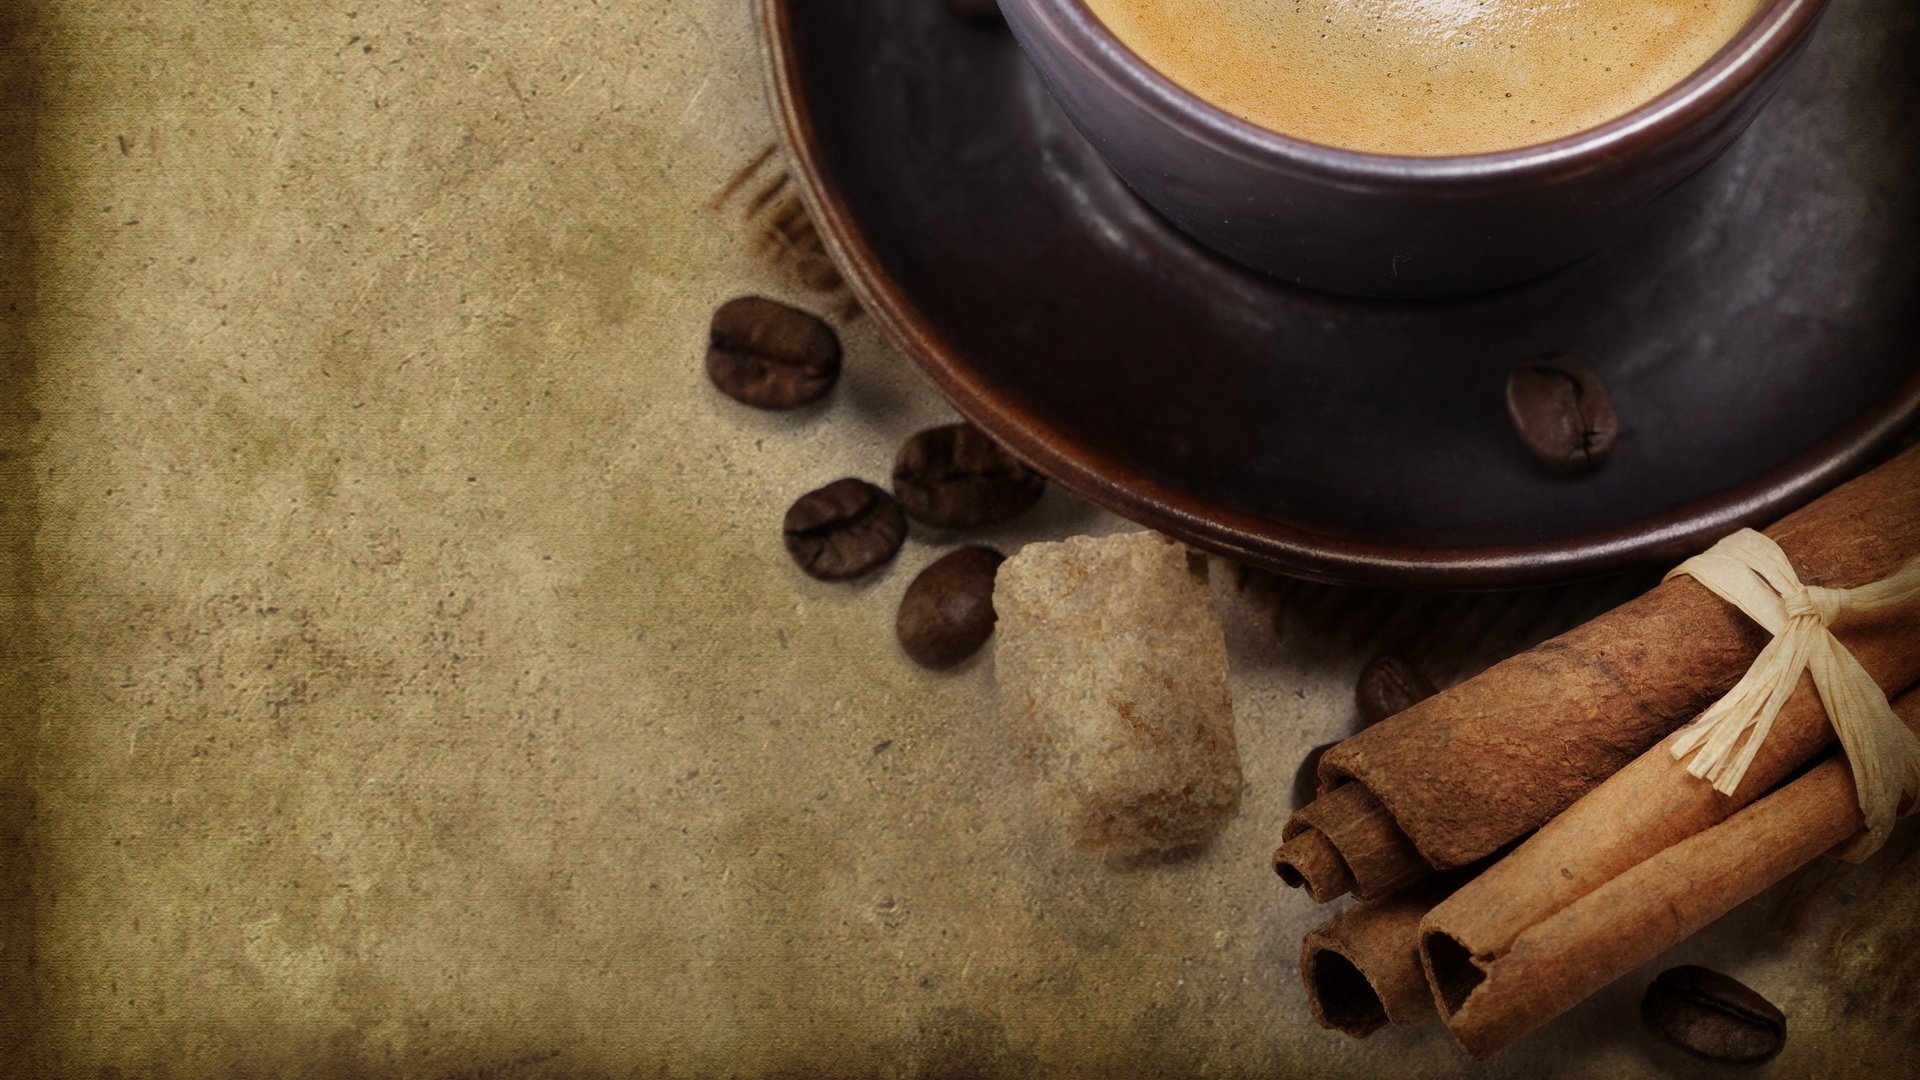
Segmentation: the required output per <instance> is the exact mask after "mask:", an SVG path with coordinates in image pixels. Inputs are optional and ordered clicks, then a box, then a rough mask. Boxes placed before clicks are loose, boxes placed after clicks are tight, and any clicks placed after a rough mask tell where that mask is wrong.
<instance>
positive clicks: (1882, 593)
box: [1667, 529, 1920, 861]
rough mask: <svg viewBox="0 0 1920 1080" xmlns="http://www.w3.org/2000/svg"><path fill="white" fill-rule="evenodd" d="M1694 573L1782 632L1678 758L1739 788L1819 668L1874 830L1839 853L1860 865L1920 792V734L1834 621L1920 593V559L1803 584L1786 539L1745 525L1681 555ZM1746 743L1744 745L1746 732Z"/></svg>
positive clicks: (1825, 699) (1683, 744)
mask: <svg viewBox="0 0 1920 1080" xmlns="http://www.w3.org/2000/svg"><path fill="white" fill-rule="evenodd" d="M1681 574H1685V575H1687V576H1689V577H1691V578H1693V579H1694V580H1696V581H1698V582H1699V583H1700V584H1702V585H1704V586H1706V587H1707V588H1708V589H1709V590H1711V591H1712V592H1713V593H1714V594H1715V595H1717V596H1719V597H1720V598H1721V599H1722V600H1725V601H1727V602H1728V603H1730V604H1732V605H1733V606H1735V607H1737V608H1739V609H1740V610H1741V611H1742V612H1744V613H1745V614H1746V615H1747V617H1748V618H1750V619H1752V620H1753V621H1754V622H1757V623H1759V624H1760V625H1761V626H1762V627H1764V628H1765V629H1766V631H1767V632H1768V633H1770V634H1772V635H1773V640H1772V641H1770V642H1768V643H1767V647H1766V648H1764V649H1762V650H1761V651H1760V655H1759V657H1758V658H1756V659H1755V660H1754V662H1753V666H1752V667H1751V668H1748V669H1747V673H1746V675H1745V676H1743V677H1742V678H1741V679H1740V681H1739V682H1738V683H1737V684H1735V686H1734V688H1733V689H1732V690H1729V691H1728V692H1727V694H1726V696H1725V697H1723V698H1721V699H1720V700H1719V701H1716V702H1714V703H1713V704H1712V705H1711V706H1709V707H1708V708H1707V710H1706V711H1705V712H1703V713H1701V714H1700V715H1699V716H1698V717H1696V718H1695V719H1694V721H1693V723H1691V724H1688V725H1687V726H1686V727H1685V728H1684V729H1682V731H1681V733H1680V737H1679V738H1677V739H1675V740H1674V743H1673V747H1672V750H1673V756H1674V757H1675V758H1676V759H1679V758H1684V757H1686V756H1687V755H1688V754H1690V753H1693V752H1694V751H1695V750H1698V751H1699V753H1698V754H1695V756H1694V758H1693V760H1692V761H1690V762H1688V763H1687V771H1688V772H1689V773H1692V774H1693V775H1694V776H1697V777H1700V778H1702V779H1706V780H1710V781H1712V782H1713V787H1714V790H1716V791H1719V792H1721V793H1722V794H1726V795H1731V794H1733V791H1734V789H1735V788H1737V787H1739V786H1740V779H1741V778H1742V777H1743V776H1745V775H1746V773H1747V766H1748V765H1750V764H1752V762H1753V756H1754V754H1756V753H1758V752H1759V750H1760V743H1761V742H1762V741H1763V740H1765V739H1766V737H1767V732H1768V731H1769V730H1770V729H1771V728H1772V727H1773V720H1774V717H1776V716H1778V715H1779V713H1780V707H1781V706H1782V705H1785V704H1786V702H1787V698H1788V697H1790V696H1792V694H1793V688H1794V686H1795V685H1797V684H1798V683H1799V681H1800V673H1801V672H1802V671H1808V672H1811V673H1812V675H1813V685H1814V688H1815V689H1816V690H1817V691H1819V694H1820V703H1821V705H1823V706H1824V707H1825V708H1826V711H1827V719H1828V720H1829V721H1830V722H1831V723H1832V724H1833V730H1834V732H1835V733H1836V734H1837V735H1838V736H1839V737H1840V745H1841V747H1843V748H1844V749H1845V750H1846V754H1847V761H1848V762H1849V763H1850V764H1851V765H1852V768H1853V789H1854V794H1855V796H1856V797H1857V798H1858V799H1859V801H1860V813H1861V816H1862V817H1864V818H1865V820H1866V824H1867V831H1866V832H1865V833H1864V834H1863V835H1861V836H1860V837H1858V838H1856V839H1855V840H1854V841H1852V842H1851V843H1849V844H1848V845H1847V847H1846V848H1844V849H1843V850H1842V851H1841V854H1842V855H1843V856H1844V857H1846V858H1849V859H1852V860H1855V861H1858V860H1860V859H1864V858H1866V857H1867V856H1868V855H1871V854H1873V852H1874V851H1876V850H1878V849H1879V847H1880V845H1881V844H1882V843H1884V842H1885V841H1886V838H1887V833H1888V832H1889V830H1891V829H1892V827H1893V819H1894V818H1895V817H1896V816H1898V815H1899V813H1900V812H1901V811H1902V809H1903V808H1908V807H1909V800H1911V799H1912V798H1913V797H1914V796H1916V795H1920V738H1916V737H1915V735H1914V733H1913V732H1912V731H1911V730H1910V729H1909V728H1908V727H1907V725H1906V724H1904V723H1902V722H1901V720H1900V718H1899V717H1898V716H1896V715H1895V714H1894V711H1893V707H1892V706H1891V705H1889V704H1888V703H1887V695H1886V694H1885V693H1884V692H1882V691H1881V689H1880V687H1879V684H1877V683H1875V682H1874V681H1873V677H1872V676H1870V675H1868V674H1867V672H1866V669H1865V668H1863V667H1861V666H1860V661H1858V660H1856V659H1854V657H1853V654H1852V653H1850V652H1848V651H1847V649H1846V646H1844V645H1842V644H1840V641H1839V639H1837V638H1835V637H1834V636H1833V633H1832V631H1830V630H1829V629H1828V627H1829V626H1830V625H1832V623H1833V622H1834V621H1835V620H1836V619H1839V618H1840V617H1841V616H1843V615H1849V614H1861V613H1865V612H1870V611H1877V610H1884V609H1887V608H1891V607H1898V606H1901V605H1904V604H1911V603H1914V602H1915V601H1916V600H1920V558H1915V559H1913V560H1911V561H1909V562H1908V563H1907V564H1906V565H1905V566H1902V567H1901V568H1900V569H1899V570H1898V571H1896V572H1895V573H1894V575H1893V576H1892V577H1889V578H1886V579H1884V580H1882V581H1876V582H1873V583H1872V584H1869V585H1862V586H1860V587H1859V588H1856V589H1826V588H1821V587H1820V586H1817V585H1803V584H1801V583H1800V577H1799V575H1798V574H1797V573H1795V572H1794V569H1793V564H1792V563H1790V562H1788V561H1787V556H1786V553H1785V552H1783V551H1781V550H1780V545H1778V544H1776V543H1774V542H1773V541H1772V540H1770V539H1768V538H1767V537H1765V536H1763V535H1761V534H1760V533H1757V532H1754V531H1753V530H1752V529H1742V530H1740V531H1739V532H1737V533H1734V534H1733V535H1732V536H1729V537H1727V538H1726V539H1724V540H1722V541H1720V542H1719V543H1718V544H1715V545H1714V546H1713V547H1711V548H1709V549H1708V550H1707V551H1706V552H1705V553H1704V554H1701V555H1696V556H1694V557H1693V558H1691V559H1688V560H1687V561H1686V562H1684V563H1681V564H1680V565H1679V566H1678V567H1676V568H1675V569H1674V570H1673V571H1672V572H1671V573H1669V574H1668V575H1667V578H1668V579H1669V580H1670V579H1672V578H1674V577H1676V576H1679V575H1681ZM1743 736H1744V737H1745V738H1744V741H1742V737H1743Z"/></svg>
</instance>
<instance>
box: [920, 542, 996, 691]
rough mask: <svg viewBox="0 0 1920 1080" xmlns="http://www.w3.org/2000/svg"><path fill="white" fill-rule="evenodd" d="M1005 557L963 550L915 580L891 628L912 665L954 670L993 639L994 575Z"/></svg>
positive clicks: (982, 549) (986, 549)
mask: <svg viewBox="0 0 1920 1080" xmlns="http://www.w3.org/2000/svg"><path fill="white" fill-rule="evenodd" d="M1005 558H1006V556H1004V555H1002V554H1000V553H999V552H997V551H995V550H993V549H992V548H989V547H978V546H974V547H963V548H961V549H960V550H958V551H952V552H948V553H947V554H945V555H942V556H941V557H940V558H939V559H938V560H937V561H935V562H934V563H933V565H931V566H929V567H927V568H926V569H925V570H922V571H920V576H919V577H917V578H914V579H913V584H911V585H909V586H907V592H906V595H905V596H902V597H901V598H900V613H899V615H898V616H896V617H895V618H894V623H893V629H894V633H895V634H897V635H898V636H899V638H900V647H901V648H903V649H905V650H906V651H907V655H908V656H911V657H912V658H913V662H914V663H916V664H919V665H920V666H921V667H925V668H935V669H938V668H949V667H952V666H953V665H955V664H957V663H959V662H960V661H962V660H965V659H966V658H967V657H969V656H972V655H973V654H974V653H975V652H977V651H978V650H979V648H980V646H982V645H984V644H986V641H987V638H989V637H992V636H993V622H994V614H993V575H994V573H995V571H997V570H999V569H1000V563H1001V562H1002V561H1004V560H1005Z"/></svg>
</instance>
